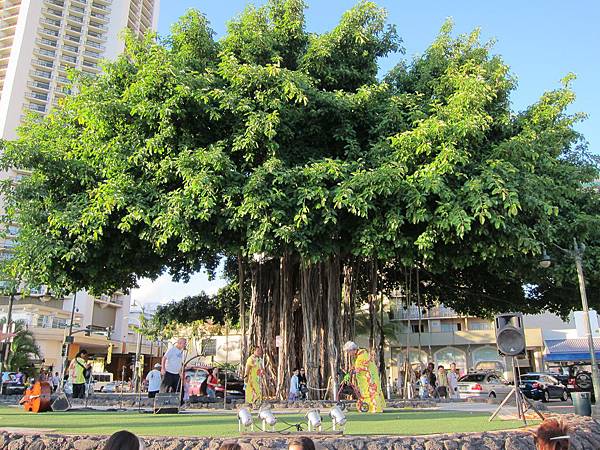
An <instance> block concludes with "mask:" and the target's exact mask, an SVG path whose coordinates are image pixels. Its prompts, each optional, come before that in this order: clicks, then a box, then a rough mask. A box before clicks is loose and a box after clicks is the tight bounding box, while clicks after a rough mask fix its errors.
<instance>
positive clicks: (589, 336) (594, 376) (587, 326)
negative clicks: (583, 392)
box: [573, 239, 600, 411]
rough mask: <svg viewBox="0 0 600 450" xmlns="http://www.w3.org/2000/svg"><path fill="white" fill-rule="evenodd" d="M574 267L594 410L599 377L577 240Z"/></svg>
mask: <svg viewBox="0 0 600 450" xmlns="http://www.w3.org/2000/svg"><path fill="white" fill-rule="evenodd" d="M573 246H574V254H573V255H574V257H575V265H576V266H577V276H578V278H579V292H580V294H581V305H582V306H583V314H584V319H583V320H584V323H585V334H586V336H587V340H588V346H589V348H590V362H591V364H592V383H593V385H594V396H595V397H596V410H597V411H598V410H600V408H599V407H598V406H599V405H598V404H599V402H600V377H599V375H598V363H597V361H596V350H595V349H594V337H593V334H592V326H591V324H590V310H589V308H588V302H587V294H586V292H585V278H584V276H583V264H582V255H583V248H582V247H580V246H579V244H577V240H576V239H573Z"/></svg>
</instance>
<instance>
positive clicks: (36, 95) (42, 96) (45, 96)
mask: <svg viewBox="0 0 600 450" xmlns="http://www.w3.org/2000/svg"><path fill="white" fill-rule="evenodd" d="M29 95H31V97H32V98H37V99H38V100H44V101H47V100H48V94H40V93H39V92H31V93H30V94H29Z"/></svg>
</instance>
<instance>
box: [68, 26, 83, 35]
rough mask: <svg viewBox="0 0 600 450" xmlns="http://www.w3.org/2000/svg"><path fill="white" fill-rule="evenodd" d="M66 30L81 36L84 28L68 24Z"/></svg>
mask: <svg viewBox="0 0 600 450" xmlns="http://www.w3.org/2000/svg"><path fill="white" fill-rule="evenodd" d="M65 30H66V31H69V32H71V33H75V34H81V31H82V28H81V27H80V26H77V25H71V24H67V26H66V27H65Z"/></svg>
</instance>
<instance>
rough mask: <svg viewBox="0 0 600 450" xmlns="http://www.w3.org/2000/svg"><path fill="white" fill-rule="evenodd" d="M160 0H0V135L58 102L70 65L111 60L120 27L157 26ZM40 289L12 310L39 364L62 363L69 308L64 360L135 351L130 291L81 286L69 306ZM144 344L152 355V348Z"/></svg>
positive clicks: (7, 248)
mask: <svg viewBox="0 0 600 450" xmlns="http://www.w3.org/2000/svg"><path fill="white" fill-rule="evenodd" d="M159 1H160V0H0V6H1V12H0V138H2V139H6V140H12V139H15V138H16V137H17V128H18V126H19V125H20V124H21V122H22V120H23V118H24V117H25V116H26V114H27V113H28V112H30V111H33V112H34V113H39V114H42V115H45V114H47V113H48V112H49V111H50V109H51V108H53V107H54V106H56V105H58V102H59V101H60V99H61V98H63V97H65V96H66V95H68V93H69V91H68V87H69V85H70V80H68V78H67V71H68V70H69V69H72V68H74V69H77V70H80V71H83V72H84V73H88V74H90V75H95V74H98V73H99V72H100V70H101V67H100V61H101V60H102V59H108V60H112V59H114V58H116V57H117V55H119V53H121V52H122V51H123V49H124V43H123V41H122V40H121V39H120V37H119V36H120V33H121V32H122V31H123V30H124V29H125V28H129V29H130V30H132V31H133V32H134V33H136V34H140V35H141V34H143V33H145V32H146V31H148V30H156V29H157V25H158V10H159ZM27 175H28V172H27V171H16V170H14V169H11V170H9V171H7V172H0V179H6V178H10V179H15V180H17V181H18V180H19V179H20V178H21V177H22V176H27ZM1 209H2V199H1V198H0V210H1ZM3 225H5V224H3ZM9 225H10V226H9V227H8V233H6V235H5V236H3V237H2V238H0V260H1V259H7V258H10V256H11V249H12V248H13V247H14V245H15V239H16V238H17V237H18V231H19V227H18V224H9ZM0 231H4V229H3V227H2V230H0ZM1 282H2V281H0V283H1ZM44 293H45V288H44V287H40V290H39V292H38V291H31V292H29V295H21V294H19V301H18V302H15V306H14V307H13V308H12V309H11V314H10V315H11V318H12V319H13V320H20V321H22V322H23V323H24V324H25V326H26V327H27V328H28V329H29V330H30V331H32V332H33V334H34V336H35V338H36V341H37V343H38V345H39V347H40V350H41V355H40V356H41V358H43V359H44V362H43V365H44V366H45V367H52V368H53V369H54V370H58V368H59V367H60V364H61V362H62V358H61V347H62V344H63V342H64V339H65V335H66V331H65V330H66V329H67V328H68V327H69V325H70V322H71V315H72V314H73V322H74V327H73V328H74V330H75V334H74V343H73V344H72V345H71V346H70V347H69V357H70V358H72V357H73V355H74V353H76V352H77V351H78V350H79V349H81V348H85V349H86V350H88V351H89V352H91V353H92V354H94V355H95V358H96V360H95V361H96V362H98V367H102V368H105V369H108V368H109V367H110V368H112V370H114V371H115V372H116V369H117V368H118V369H119V370H121V369H122V367H123V366H126V365H127V364H128V363H127V364H126V362H127V361H129V356H128V355H129V354H130V353H132V352H133V353H135V352H136V345H135V344H136V343H135V340H134V341H133V343H132V342H130V341H131V337H130V336H129V335H130V329H129V326H128V325H129V324H128V318H129V316H130V313H129V308H130V304H131V296H130V295H123V294H121V293H113V294H112V295H103V296H99V297H92V296H91V295H89V294H88V293H87V292H85V291H80V292H78V293H77V301H76V304H75V308H73V300H72V299H73V297H72V296H67V297H66V298H64V299H57V298H52V297H47V296H45V295H42V294H44ZM8 304H9V299H8V297H7V296H6V295H0V319H1V318H5V319H7V318H8V316H9V312H8V310H9V307H8ZM85 327H90V330H92V332H90V333H88V334H89V335H86V334H84V333H82V332H81V330H82V329H84V328H85ZM107 328H110V329H112V330H113V333H112V336H111V340H110V341H108V340H107V338H106V336H105V335H104V334H97V333H95V332H94V330H96V331H97V330H106V329H107ZM109 344H110V345H111V349H114V358H113V362H112V366H109V363H108V357H107V353H108V345H109ZM142 350H143V352H144V353H149V354H150V355H151V354H154V353H156V348H155V347H154V348H152V347H150V350H148V349H146V347H142ZM149 363H150V360H148V364H149ZM40 364H42V363H40Z"/></svg>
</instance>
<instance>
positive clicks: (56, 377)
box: [52, 372, 60, 392]
mask: <svg viewBox="0 0 600 450" xmlns="http://www.w3.org/2000/svg"><path fill="white" fill-rule="evenodd" d="M59 384H60V376H59V375H58V372H54V375H53V376H52V391H53V392H56V390H57V389H58V385H59Z"/></svg>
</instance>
